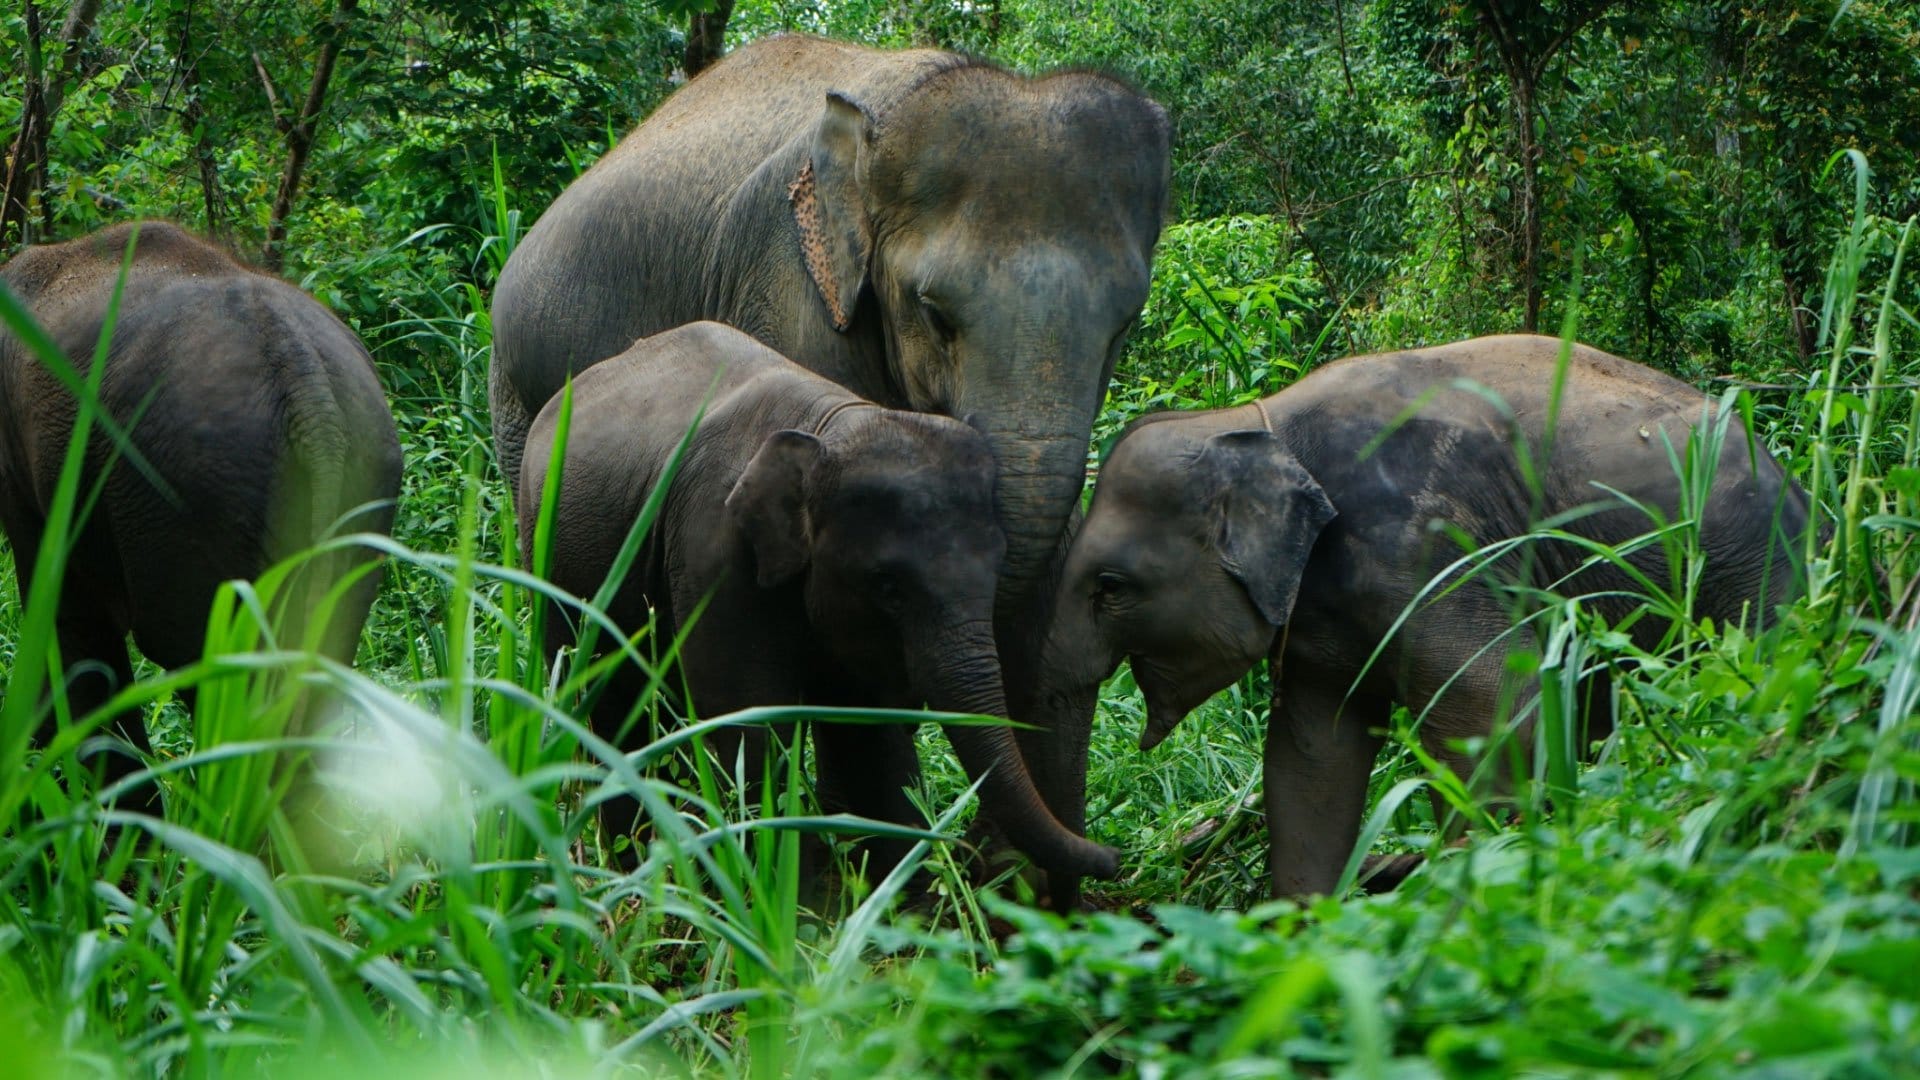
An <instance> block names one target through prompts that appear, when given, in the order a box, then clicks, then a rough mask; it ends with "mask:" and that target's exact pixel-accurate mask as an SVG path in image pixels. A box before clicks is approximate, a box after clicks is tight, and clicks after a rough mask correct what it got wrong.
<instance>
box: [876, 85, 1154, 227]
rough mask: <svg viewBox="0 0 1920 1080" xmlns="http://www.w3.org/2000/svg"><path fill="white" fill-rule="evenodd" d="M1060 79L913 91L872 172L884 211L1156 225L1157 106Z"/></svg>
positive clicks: (884, 136) (893, 120)
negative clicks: (1153, 114)
mask: <svg viewBox="0 0 1920 1080" xmlns="http://www.w3.org/2000/svg"><path fill="white" fill-rule="evenodd" d="M1071 85H1072V84H1070V83H1065V82H1061V81H1060V80H1047V81H1043V82H1037V83H1024V84H1022V83H1019V82H1009V83H1006V84H1005V85H1003V86H999V87H996V88H995V89H996V91H997V92H993V93H985V94H979V95H974V96H971V97H970V96H969V95H966V94H963V93H960V92H959V91H961V90H963V89H966V87H953V88H952V89H951V91H949V92H944V93H942V92H927V93H923V94H920V95H916V96H915V98H914V99H912V100H911V101H909V102H908V103H906V104H905V105H903V107H902V108H901V109H900V110H898V112H897V113H896V114H895V115H894V116H892V117H890V118H889V120H888V122H887V123H886V124H885V125H884V126H883V128H882V131H881V134H880V137H879V138H878V139H876V141H875V144H874V149H873V155H874V156H873V165H872V171H871V175H870V179H871V182H872V184H873V185H874V190H875V192H876V194H877V195H878V199H879V201H880V202H881V203H882V204H883V205H885V206H892V207H910V208H922V209H927V210H933V209H939V208H953V207H959V206H965V207H966V208H967V210H968V212H969V214H971V215H975V216H982V215H984V216H985V217H987V218H991V219H994V220H997V221H1002V222H1005V221H1009V220H1017V219H1045V218H1052V219H1055V220H1058V221H1063V222H1064V221H1071V220H1101V221H1107V222H1112V221H1116V220H1118V221H1126V222H1128V223H1134V222H1136V220H1137V222H1138V223H1139V224H1141V225H1142V226H1148V225H1151V226H1153V227H1155V228H1156V231H1157V225H1158V222H1157V221H1152V220H1151V219H1152V218H1153V216H1154V215H1155V214H1156V213H1157V209H1158V205H1159V201H1160V195H1161V192H1160V186H1161V183H1162V178H1163V162H1162V161H1161V160H1160V159H1161V158H1163V157H1164V148H1163V147H1162V146H1161V145H1159V142H1158V139H1157V135H1156V133H1155V131H1154V128H1153V126H1152V123H1151V121H1150V120H1149V116H1150V113H1149V112H1148V111H1146V110H1148V109H1150V108H1151V106H1145V107H1144V108H1143V107H1142V106H1143V104H1144V103H1140V102H1138V101H1137V100H1136V101H1131V102H1130V101H1128V100H1126V97H1125V96H1123V95H1121V94H1115V93H1097V94H1096V93H1089V92H1084V91H1082V92H1078V93H1063V92H1062V90H1061V88H1062V87H1069V86H1071Z"/></svg>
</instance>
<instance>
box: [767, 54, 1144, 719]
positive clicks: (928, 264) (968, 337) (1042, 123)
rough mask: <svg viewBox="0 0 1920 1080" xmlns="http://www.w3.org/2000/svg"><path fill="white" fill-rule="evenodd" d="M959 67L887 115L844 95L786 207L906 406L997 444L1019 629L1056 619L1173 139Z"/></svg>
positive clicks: (1002, 608) (912, 91) (888, 106)
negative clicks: (1102, 408) (961, 421)
mask: <svg viewBox="0 0 1920 1080" xmlns="http://www.w3.org/2000/svg"><path fill="white" fill-rule="evenodd" d="M955 59H956V62H957V65H958V66H953V67H949V68H947V69H945V70H941V71H939V72H937V73H935V74H933V75H931V76H925V77H923V78H922V81H920V82H919V83H918V84H917V85H914V86H912V87H911V88H909V89H907V90H906V91H904V92H899V93H895V94H889V95H888V100H886V101H885V103H884V106H885V107H884V109H871V108H870V107H869V104H868V103H866V102H863V101H860V100H856V99H855V98H854V97H853V96H849V95H847V94H841V93H829V94H827V95H826V96H825V99H824V101H823V102H822V105H821V112H820V115H819V117H818V120H817V122H816V124H815V126H814V128H813V130H812V131H811V133H810V134H809V135H806V136H803V137H804V138H807V139H809V140H810V149H809V150H808V152H807V154H806V156H805V163H804V165H803V166H802V167H801V169H800V171H799V174H798V175H797V176H796V177H795V178H794V179H793V180H792V181H791V183H790V184H789V186H788V196H789V202H790V204H791V209H792V212H793V217H794V220H795V222H796V223H797V224H798V226H799V230H800V237H801V244H800V247H801V254H802V257H803V259H804V261H805V264H806V270H807V274H808V276H809V277H810V278H811V280H812V283H813V287H814V289H815V291H816V292H817V294H818V299H819V302H820V304H821V305H823V307H824V310H825V312H826V314H827V316H828V318H829V320H830V321H831V323H832V325H833V326H834V328H835V329H836V330H838V331H840V332H842V334H845V335H858V334H861V333H877V335H878V337H879V340H880V342H881V344H882V346H883V349H884V355H885V365H886V368H887V370H886V373H885V381H886V383H887V384H888V385H887V387H886V389H887V390H888V391H889V392H890V393H892V394H893V396H894V397H896V398H897V399H898V400H899V403H901V404H903V405H905V406H906V407H908V408H911V409H913V410H915V411H919V412H932V413H940V414H945V415H948V416H968V417H973V418H975V419H976V420H977V423H978V424H979V426H980V427H981V429H982V430H983V431H984V432H985V433H986V436H987V440H988V443H989V444H990V446H991V448H992V452H993V455H994V458H995V460H996V467H995V475H996V479H997V490H996V492H995V494H996V496H997V506H998V511H999V518H1000V521H1001V523H1002V525H1003V526H1004V528H1005V531H1006V538H1007V554H1006V561H1005V565H1004V567H1003V571H1002V576H1001V583H1000V586H999V593H998V607H997V612H998V618H999V622H1000V624H1001V626H1002V627H1003V632H1004V629H1005V628H1007V627H1009V626H1011V625H1013V624H1014V623H1036V622H1038V621H1039V619H1038V614H1037V613H1038V612H1039V611H1040V610H1041V608H1043V606H1044V602H1045V598H1046V586H1045V584H1044V581H1045V580H1046V578H1047V575H1048V574H1049V572H1050V570H1051V568H1052V566H1053V565H1054V562H1055V559H1056V556H1057V553H1058V544H1059V539H1060V537H1061V534H1062V532H1063V530H1064V528H1065V525H1066V522H1067V519H1068V517H1069V515H1070V514H1071V513H1072V511H1073V509H1074V507H1075V506H1076V505H1077V499H1078V496H1079V492H1080V488H1081V485H1082V483H1083V482H1084V478H1085V457H1086V448H1087V443H1088V440H1089V438H1090V435H1091V431H1092V424H1093V419H1094V416H1095V414H1096V412H1097V411H1098V408H1099V405H1100V401H1101V398H1102V396H1103V394H1104V393H1105V390H1106V386H1107V381H1108V379H1109V377H1110V376H1111V374H1112V370H1113V364H1114V361H1115V359H1116V358H1117V356H1118V355H1119V352H1120V350H1121V347H1122V344H1123V343H1124V340H1125V336H1126V332H1127V330H1128V329H1129V328H1130V327H1131V325H1132V323H1133V320H1134V318H1135V316H1136V315H1137V314H1138V312H1139V310H1140V307H1141V305H1142V304H1143V303H1144V302H1145V300H1146V296H1147V286H1148V279H1149V272H1150V264H1151V261H1152V255H1153V247H1154V244H1155V242H1156V241H1157V239H1158V237H1159V232H1160V225H1161V222H1162V219H1163V218H1164V217H1165V215H1166V210H1167V186H1168V181H1167V175H1168V145H1169V137H1170V136H1169V126H1168V123H1167V118H1166V114H1165V112H1164V111H1163V110H1162V109H1161V108H1160V107H1159V106H1158V105H1156V104H1154V103H1153V102H1152V101H1151V100H1149V99H1147V98H1145V97H1143V96H1141V95H1140V94H1138V93H1136V92H1134V91H1133V90H1131V89H1129V88H1127V87H1126V86H1124V85H1122V84H1120V83H1119V82H1117V81H1115V80H1112V79H1110V78H1106V77H1103V76H1099V75H1094V74H1089V73H1084V72H1067V73H1061V74H1057V75H1053V76H1049V77H1045V78H1040V79H1027V78H1023V77H1021V76H1018V75H1014V74H1012V73H1009V72H1006V71H1003V70H1000V69H998V68H994V67H991V66H989V65H984V64H977V63H958V58H955ZM796 355H798V354H797V353H796ZM848 385H855V384H854V383H852V382H849V383H848ZM1003 640H1004V634H1003ZM1016 689H1017V688H1016Z"/></svg>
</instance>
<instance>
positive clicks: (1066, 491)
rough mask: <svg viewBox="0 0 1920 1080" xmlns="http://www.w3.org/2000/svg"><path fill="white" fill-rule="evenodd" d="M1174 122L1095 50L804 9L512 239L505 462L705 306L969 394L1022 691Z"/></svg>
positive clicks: (867, 382) (886, 392)
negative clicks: (651, 341)
mask: <svg viewBox="0 0 1920 1080" xmlns="http://www.w3.org/2000/svg"><path fill="white" fill-rule="evenodd" d="M1168 145H1169V125H1168V122H1167V118H1166V115H1165V113H1164V112H1163V111H1162V110H1161V109H1160V107H1159V106H1157V105H1155V104H1154V103H1153V102H1152V101H1150V100H1148V99H1147V98H1145V97H1142V96H1141V95H1139V94H1138V93H1135V92H1134V91H1132V90H1130V89H1128V88H1127V87H1125V86H1123V85H1122V84H1120V83H1118V82H1116V81H1114V80H1112V79H1109V78H1106V77H1103V76H1100V75H1096V74H1091V73H1087V72H1079V71H1072V72H1062V73H1058V74H1054V75H1049V76H1045V77H1041V78H1025V77H1022V76H1019V75H1015V74H1011V73H1009V72H1006V71H1003V70H1001V69H999V68H995V67H993V66H991V65H988V64H985V63H982V62H979V61H974V60H969V59H966V58H964V57H960V56H956V55H954V54H952V53H945V52H938V51H932V50H912V51H897V52H882V51H876V50H873V49H867V48H863V47H860V46H856V45H850V44H845V43H841V42H834V41H825V40H821V39H818V38H812V37H805V36H788V37H780V38H773V39H770V40H766V41H761V42H756V43H754V44H751V45H747V46H745V47H743V48H741V49H739V50H738V51H736V52H734V53H733V54H732V55H730V56H728V57H727V58H726V59H725V60H722V61H721V62H720V63H718V64H716V65H715V66H713V67H712V68H709V69H708V70H706V71H705V72H703V73H701V75H700V76H699V77H698V78H696V79H694V80H693V81H692V82H690V83H688V84H687V86H686V87H685V88H683V89H681V90H680V91H679V92H678V93H676V94H674V95H673V97H671V98H669V99H668V100H667V101H666V103H665V104H663V105H662V106H661V107H660V108H659V109H658V110H657V111H656V112H655V113H654V114H653V115H652V116H651V117H649V118H648V119H647V121H646V122H645V123H643V124H642V125H641V126H640V127H639V128H638V129H636V130H635V131H634V132H633V133H632V134H630V135H628V136H627V137H626V138H625V139H624V140H622V141H621V143H620V144H619V145H618V146H617V147H615V148H614V149H613V150H612V151H610V152H609V153H608V154H607V155H606V157H604V158H602V159H601V160H600V161H599V163H597V164H596V165H595V166H594V167H593V168H592V169H591V170H589V171H588V172H587V173H586V174H585V175H584V176H582V177H581V178H580V179H579V180H577V181H576V182H574V184H573V185H572V186H571V187H569V188H568V189H567V190H566V192H565V193H563V194H562V195H561V196H560V198H559V199H558V200H556V201H555V202H554V204H553V205H552V206H551V207H550V208H548V210H547V212H546V213H545V214H544V215H542V216H541V218H540V220H539V222H538V223H537V224H535V225H534V227H533V228H532V229H531V230H530V231H529V232H528V233H527V235H526V238H525V239H524V240H523V241H522V242H521V243H520V245H519V247H518V248H517V249H516V250H515V251H514V253H513V256H512V258H510V259H509V260H508V261H507V265H506V268H505V270H504V272H503V273H502V274H501V277H500V285H499V289H498V290H497V291H496V293H495V295H494V304H493V329H494V350H495V352H494V363H493V369H492V373H491V376H490V378H491V396H492V406H493V431H494V438H495V443H496V449H497V451H498V454H499V457H500V463H501V466H502V468H503V470H504V471H505V473H506V475H507V476H508V477H509V478H510V479H514V478H517V477H518V476H519V475H520V473H519V464H520V454H521V445H522V443H523V442H524V441H525V432H526V428H527V423H528V421H529V419H530V417H531V416H532V413H533V412H534V411H535V410H537V409H539V408H540V407H541V406H542V405H544V404H545V403H546V402H547V400H548V399H549V398H551V397H552V396H553V395H554V394H555V393H557V392H558V391H559V389H560V386H561V383H562V381H563V380H564V379H565V377H566V375H567V374H568V372H578V371H581V370H582V369H584V368H586V367H587V366H588V365H591V364H594V363H596V362H598V361H600V360H603V359H605V358H606V357H609V356H613V355H615V354H616V353H619V352H620V351H621V350H623V349H625V348H626V347H627V346H628V345H630V344H632V343H633V341H634V340H635V339H636V338H639V337H643V336H645V335H648V334H655V333H658V332H660V331H662V330H666V329H669V328H672V327H675V326H679V325H681V324H683V323H687V322H691V321H694V320H696V319H714V320H717V321H719V322H723V323H726V324H728V325H730V326H735V327H738V328H739V329H742V330H745V331H746V332H747V333H749V334H751V335H753V336H754V337H756V338H758V339H759V340H760V341H761V342H763V343H765V344H766V345H768V346H770V347H772V348H773V349H774V350H775V351H776V352H779V353H781V354H783V355H785V356H787V357H790V358H791V359H793V360H794V361H795V362H796V363H798V364H800V365H801V366H802V367H805V368H808V369H810V370H812V371H815V372H818V373H820V374H822V375H825V376H826V377H828V378H829V379H832V380H833V381H834V382H837V383H839V384H840V385H841V386H844V387H846V388H847V389H849V390H851V391H853V392H854V393H856V394H858V395H860V396H861V397H863V398H867V399H869V400H872V401H876V402H879V403H881V404H883V405H887V406H891V407H895V408H906V409H913V410H915V411H920V412H933V413H941V414H944V415H947V416H955V417H968V418H971V419H972V421H973V422H974V423H976V424H978V425H979V426H980V427H981V428H982V429H984V430H985V432H986V433H987V437H988V440H989V442H990V444H991V445H992V447H993V453H994V457H995V459H996V462H997V465H996V469H997V491H996V496H997V505H998V510H999V514H1000V520H1001V524H1002V526H1003V527H1004V529H1005V531H1006V535H1007V558H1006V565H1005V567H1004V569H1003V570H1002V576H1001V584H1000V588H999V595H998V599H997V601H996V616H995V623H996V627H997V632H998V636H999V640H1000V645H1001V658H1002V662H1003V663H1004V665H1005V671H1006V683H1007V692H1008V695H1009V698H1010V699H1011V704H1012V705H1013V706H1014V709H1015V713H1014V715H1015V716H1016V717H1021V718H1024V712H1023V710H1024V709H1025V707H1026V706H1027V704H1028V700H1027V699H1028V695H1029V694H1030V692H1031V690H1032V688H1033V669H1034V665H1035V662H1036V661H1037V659H1038V652H1039V636H1040V634H1041V633H1042V632H1043V631H1044V627H1045V618H1044V614H1043V611H1044V607H1045V604H1046V602H1047V600H1048V599H1049V598H1050V594H1051V589H1052V585H1051V581H1052V578H1051V575H1052V573H1053V572H1054V571H1055V570H1056V569H1057V567H1058V556H1059V549H1060V547H1061V539H1062V533H1063V530H1064V528H1065V525H1066V522H1067V519H1068V517H1069V515H1070V514H1071V513H1072V512H1073V511H1074V509H1075V507H1076V506H1077V505H1078V500H1079V496H1080V489H1081V485H1082V483H1083V481H1084V478H1085V464H1086V450H1087V442H1088V439H1089V437H1090V434H1091V432H1092V425H1093V419H1094V415H1095V413H1096V412H1097V411H1098V409H1099V405H1100V400H1101V397H1102V395H1103V394H1104V393H1105V391H1106V386H1107V380H1108V378H1109V376H1110V375H1111V373H1112V368H1113V364H1114V361H1115V359H1116V357H1117V356H1118V355H1119V353H1120V349H1121V345H1122V343H1123V339H1124V337H1125V333H1126V330H1127V329H1128V327H1129V325H1130V324H1131V323H1132V321H1133V318H1134V316H1135V314H1136V313H1137V312H1138V311H1139V309H1140V306H1141V304H1142V303H1143V302H1144V301H1145V300H1146V296H1147V284H1148V277H1149V266H1150V262H1151V259H1152V253H1153V247H1154V244H1155V242H1156V241H1157V239H1158V237H1159V232H1160V226H1161V222H1162V219H1163V218H1164V217H1165V215H1166V210H1167V193H1168ZM1020 738H1021V740H1022V744H1023V745H1029V744H1030V743H1031V742H1032V741H1033V740H1034V739H1036V738H1040V739H1042V740H1043V739H1044V737H1043V736H1035V735H1034V734H1033V733H1029V732H1022V734H1021V736H1020ZM1035 753H1037V751H1032V752H1030V755H1029V756H1030V757H1031V756H1034V754H1035ZM1036 780H1038V781H1040V783H1041V787H1042V790H1043V791H1048V789H1049V788H1050V787H1051V785H1050V784H1049V783H1048V780H1047V778H1045V777H1040V776H1036ZM1048 798H1049V800H1050V801H1051V800H1052V799H1053V798H1054V795H1053V793H1051V792H1049V795H1048ZM1055 809H1056V811H1058V810H1059V809H1060V808H1059V807H1058V806H1057V805H1056V807H1055ZM1068 824H1069V825H1072V826H1075V827H1078V826H1079V824H1080V823H1079V822H1077V821H1069V822H1068Z"/></svg>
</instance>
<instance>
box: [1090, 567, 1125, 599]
mask: <svg viewBox="0 0 1920 1080" xmlns="http://www.w3.org/2000/svg"><path fill="white" fill-rule="evenodd" d="M1132 585H1133V582H1131V581H1128V580H1127V577H1126V575H1125V574H1120V573H1116V572H1115V571H1112V570H1102V571H1100V573H1099V574H1097V575H1095V577H1094V579H1093V594H1094V595H1095V596H1098V597H1100V598H1101V599H1103V600H1106V599H1112V598H1113V597H1116V596H1118V595H1120V594H1121V593H1123V592H1125V591H1127V589H1129V588H1131V587H1132Z"/></svg>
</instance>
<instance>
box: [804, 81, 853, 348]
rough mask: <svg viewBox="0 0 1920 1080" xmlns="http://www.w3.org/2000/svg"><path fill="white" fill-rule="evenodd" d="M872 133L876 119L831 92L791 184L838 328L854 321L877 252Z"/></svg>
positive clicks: (810, 266)
mask: <svg viewBox="0 0 1920 1080" xmlns="http://www.w3.org/2000/svg"><path fill="white" fill-rule="evenodd" d="M872 137H873V118H872V117H870V116H868V115H867V111H866V110H865V109H863V108H861V107H860V105H859V103H857V102H855V101H854V100H853V99H851V98H848V97H846V96H844V95H842V94H838V93H833V92H829V93H828V94H827V108H826V111H825V112H823V113H821V114H820V125H819V127H817V128H816V129H815V130H814V133H813V153H812V156H810V157H809V158H808V160H807V163H806V164H805V165H803V166H801V168H800V175H799V176H797V177H795V178H794V181H793V183H791V184H789V185H787V201H788V202H789V203H791V204H792V206H793V220H794V223H795V224H797V225H799V227H800V254H801V257H802V258H804V259H805V260H806V263H807V274H808V276H810V277H812V278H813V284H814V286H815V287H816V288H818V289H819V290H820V300H821V302H822V303H824V304H826V305H827V315H828V317H829V318H831V319H832V320H833V328H834V329H835V330H841V331H844V330H846V328H847V327H849V326H851V325H852V324H853V308H854V305H855V304H856V303H858V302H859V299H860V290H862V289H863V288H865V287H866V284H867V261H868V259H869V258H870V257H871V256H872V254H873V234H872V231H871V229H870V227H869V225H868V222H867V211H866V201H865V199H864V198H863V197H862V192H861V184H862V182H863V181H864V179H865V177H866V164H867V162H866V157H867V144H868V142H869V141H870V140H871V139H872Z"/></svg>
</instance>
